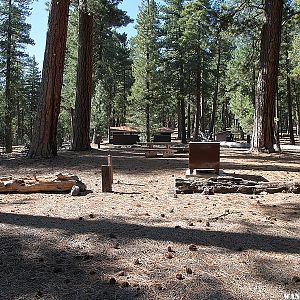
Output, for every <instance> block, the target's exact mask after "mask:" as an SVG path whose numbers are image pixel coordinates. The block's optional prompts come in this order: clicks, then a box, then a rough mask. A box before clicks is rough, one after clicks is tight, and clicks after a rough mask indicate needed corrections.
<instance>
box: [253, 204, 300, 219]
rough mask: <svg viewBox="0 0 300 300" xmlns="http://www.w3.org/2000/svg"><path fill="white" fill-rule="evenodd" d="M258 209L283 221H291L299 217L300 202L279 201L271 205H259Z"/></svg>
mask: <svg viewBox="0 0 300 300" xmlns="http://www.w3.org/2000/svg"><path fill="white" fill-rule="evenodd" d="M259 208H260V210H261V211H262V212H263V213H264V214H265V215H268V216H270V217H272V218H275V219H280V220H284V221H292V220H297V219H299V218H300V203H299V202H294V203H284V202H283V203H279V204H276V205H275V204H273V205H268V204H264V205H260V207H259Z"/></svg>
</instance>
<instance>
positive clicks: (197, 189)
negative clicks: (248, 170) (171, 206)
mask: <svg viewBox="0 0 300 300" xmlns="http://www.w3.org/2000/svg"><path fill="white" fill-rule="evenodd" d="M175 186H176V194H193V193H203V194H207V195H212V194H215V193H218V194H227V193H242V194H260V193H262V192H266V193H268V194H274V193H295V194H300V182H256V181H250V180H244V179H242V178H236V177H231V176H224V177H212V178H209V179H207V180H192V179H176V184H175Z"/></svg>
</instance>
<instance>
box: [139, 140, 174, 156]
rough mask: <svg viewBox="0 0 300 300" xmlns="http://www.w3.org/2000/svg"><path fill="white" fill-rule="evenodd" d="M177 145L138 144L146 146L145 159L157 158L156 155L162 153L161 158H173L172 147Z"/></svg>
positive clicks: (171, 143) (172, 143)
mask: <svg viewBox="0 0 300 300" xmlns="http://www.w3.org/2000/svg"><path fill="white" fill-rule="evenodd" d="M176 144H177V145H178V143H176V142H144V143H140V145H142V146H146V147H147V149H145V157H147V158H150V157H157V154H158V153H162V154H163V157H174V156H175V155H174V153H175V151H174V149H172V146H174V145H176Z"/></svg>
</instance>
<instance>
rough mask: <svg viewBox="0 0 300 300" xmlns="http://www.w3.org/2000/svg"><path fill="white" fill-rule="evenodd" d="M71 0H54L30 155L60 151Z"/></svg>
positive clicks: (44, 155) (51, 154)
mask: <svg viewBox="0 0 300 300" xmlns="http://www.w3.org/2000/svg"><path fill="white" fill-rule="evenodd" d="M69 3H70V2H69V0H59V1H55V0H52V2H51V4H50V13H49V21H48V32H47V40H46V49H45V54H44V64H43V73H42V85H41V100H40V103H39V109H38V113H37V119H36V123H35V128H34V133H33V139H32V143H31V147H30V150H29V152H28V157H29V158H38V157H42V158H50V157H53V156H56V155H57V141H56V135H57V122H58V116H59V112H60V103H61V88H62V83H63V70H64V58H65V50H66V40H67V26H68V16H69Z"/></svg>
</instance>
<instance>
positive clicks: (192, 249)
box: [189, 244, 197, 251]
mask: <svg viewBox="0 0 300 300" xmlns="http://www.w3.org/2000/svg"><path fill="white" fill-rule="evenodd" d="M189 250H191V251H197V246H196V245H194V244H191V245H189Z"/></svg>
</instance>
